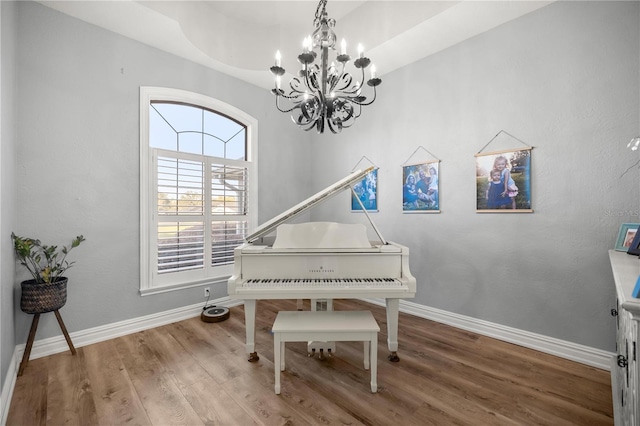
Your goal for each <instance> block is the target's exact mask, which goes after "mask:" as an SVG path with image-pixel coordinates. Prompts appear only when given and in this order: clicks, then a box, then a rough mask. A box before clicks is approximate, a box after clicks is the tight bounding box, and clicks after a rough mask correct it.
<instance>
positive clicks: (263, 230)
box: [245, 167, 385, 243]
mask: <svg viewBox="0 0 640 426" xmlns="http://www.w3.org/2000/svg"><path fill="white" fill-rule="evenodd" d="M374 169H375V167H369V168H367V169H365V170H356V171H355V172H353V173H351V174H350V175H348V176H347V177H345V178H343V179H341V180H339V181H338V182H336V183H334V184H333V185H330V186H328V187H326V188H325V189H323V190H322V191H319V192H318V193H316V194H315V195H312V196H311V197H309V198H307V199H306V200H304V201H303V202H301V203H299V204H296V205H295V206H293V207H291V208H290V209H288V210H286V211H284V212H282V213H280V214H279V215H278V216H276V217H274V218H273V219H271V220H269V221H267V222H265V223H263V224H262V225H260V226H258V228H257V229H256V231H255V232H254V233H253V234H251V235H249V236H247V237H246V238H245V240H246V241H247V242H249V243H252V242H254V241H256V240H258V239H260V238H262V237H264V236H266V235H268V234H269V233H271V232H272V231H274V230H275V229H276V228H277V227H278V225H280V224H282V223H284V222H286V221H287V220H289V219H292V218H294V217H296V216H297V215H299V214H300V213H302V212H304V211H306V210H309V209H310V208H311V207H313V206H315V205H316V204H318V203H320V202H323V201H325V200H328V199H329V198H331V197H332V196H334V195H336V194H337V193H339V192H342V191H343V190H345V189H347V188H351V187H352V185H354V184H355V183H357V182H359V181H360V180H362V179H364V177H365V176H366V175H367V174H368V173H369V172H371V171H373V170H374ZM352 191H353V189H352ZM362 211H363V212H364V213H365V214H366V216H367V219H369V222H371V225H372V226H373V228H374V229H375V231H376V233H377V234H378V236H379V237H380V240H381V241H382V242H383V243H385V241H384V239H383V238H382V236H381V235H380V233H379V232H378V229H377V228H376V226H375V225H374V224H373V222H372V221H371V218H370V217H369V215H368V214H367V211H366V209H364V208H363V209H362Z"/></svg>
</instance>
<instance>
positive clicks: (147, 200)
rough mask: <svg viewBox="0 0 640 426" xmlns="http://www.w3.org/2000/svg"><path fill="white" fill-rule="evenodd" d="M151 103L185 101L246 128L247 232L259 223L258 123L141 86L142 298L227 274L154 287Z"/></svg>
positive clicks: (185, 95)
mask: <svg viewBox="0 0 640 426" xmlns="http://www.w3.org/2000/svg"><path fill="white" fill-rule="evenodd" d="M151 101H171V102H184V103H188V104H193V105H199V106H202V107H205V108H209V109H212V110H214V111H216V112H218V113H221V114H224V115H227V116H229V117H232V118H233V119H234V120H237V121H239V122H241V123H242V124H243V125H244V126H246V134H247V167H248V168H249V181H248V185H249V188H250V189H251V192H252V195H251V208H250V209H249V213H248V215H247V220H248V222H249V233H251V232H252V231H253V230H254V229H255V227H256V226H257V222H258V209H257V207H258V191H257V188H258V185H257V184H258V149H257V148H258V143H257V142H258V120H256V119H255V118H253V117H252V116H250V115H249V114H247V113H245V112H244V111H242V110H240V109H238V108H236V107H234V106H232V105H229V104H227V103H224V102H222V101H220V100H217V99H214V98H210V97H208V96H205V95H201V94H198V93H193V92H189V91H186V90H180V89H171V88H165V87H149V86H141V87H140V294H141V295H142V296H145V295H150V294H157V293H165V292H168V291H174V290H180V289H185V288H190V287H197V286H201V285H205V284H217V283H225V284H226V281H227V278H228V277H229V275H230V274H229V275H223V276H218V277H207V278H205V279H200V280H196V281H190V282H185V283H175V284H170V285H154V283H153V282H152V276H153V272H152V268H153V267H154V265H152V264H151V250H152V244H151V243H150V241H151V240H150V238H151V230H150V222H151V221H150V218H151V215H152V214H155V212H154V211H152V208H151V206H152V204H151V201H152V200H151V198H152V197H151V195H152V193H151V189H152V181H153V179H152V177H151V174H150V173H151V170H150V169H151V165H152V148H151V147H150V146H149V105H150V103H151ZM154 192H155V191H154Z"/></svg>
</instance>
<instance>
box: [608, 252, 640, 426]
mask: <svg viewBox="0 0 640 426" xmlns="http://www.w3.org/2000/svg"><path fill="white" fill-rule="evenodd" d="M609 260H610V261H611V269H612V271H613V278H614V281H615V284H616V295H617V298H618V303H617V306H616V309H612V311H611V314H612V315H614V316H615V317H616V319H617V328H616V330H617V333H616V355H615V356H613V359H612V360H611V390H612V393H613V419H614V422H615V424H616V426H618V425H625V426H626V425H629V426H638V425H640V360H639V359H638V358H639V351H640V349H639V348H638V346H639V345H640V299H639V298H635V297H633V296H631V292H632V291H633V288H634V287H635V285H636V281H637V280H638V277H639V276H640V259H638V256H630V255H628V254H627V253H625V252H622V251H615V250H610V251H609Z"/></svg>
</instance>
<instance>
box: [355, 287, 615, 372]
mask: <svg viewBox="0 0 640 426" xmlns="http://www.w3.org/2000/svg"><path fill="white" fill-rule="evenodd" d="M366 301H367V302H370V303H373V304H376V305H381V306H384V300H382V299H366ZM400 311H401V312H404V313H407V314H410V315H415V316H417V317H420V318H425V319H428V320H432V321H436V322H439V323H442V324H447V325H450V326H453V327H457V328H460V329H462V330H467V331H471V332H473V333H477V334H481V335H483V336H487V337H492V338H494V339H498V340H502V341H504V342H509V343H513V344H516V345H519V346H523V347H525V348H529V349H535V350H537V351H540V352H544V353H547V354H551V355H555V356H558V357H561V358H565V359H568V360H571V361H575V362H579V363H581V364H585V365H590V366H592V367H596V368H599V369H601V370H606V371H610V369H611V357H612V356H614V355H615V354H614V353H613V352H607V351H603V350H600V349H595V348H592V347H589V346H584V345H579V344H577V343H572V342H567V341H565V340H560V339H555V338H553V337H548V336H544V335H542V334H536V333H531V332H528V331H524V330H520V329H517V328H512V327H506V326H504V325H500V324H495V323H492V322H489V321H483V320H480V319H477V318H472V317H467V316H464V315H459V314H455V313H453V312H448V311H443V310H440V309H436V308H431V307H428V306H424V305H419V304H417V303H413V302H408V301H406V300H401V301H400Z"/></svg>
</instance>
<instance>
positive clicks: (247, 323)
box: [244, 299, 260, 362]
mask: <svg viewBox="0 0 640 426" xmlns="http://www.w3.org/2000/svg"><path fill="white" fill-rule="evenodd" d="M244 327H245V330H246V333H247V346H246V347H247V354H248V355H249V359H248V361H249V362H256V361H258V360H259V359H260V357H258V353H257V352H256V301H255V300H246V299H245V301H244Z"/></svg>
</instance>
